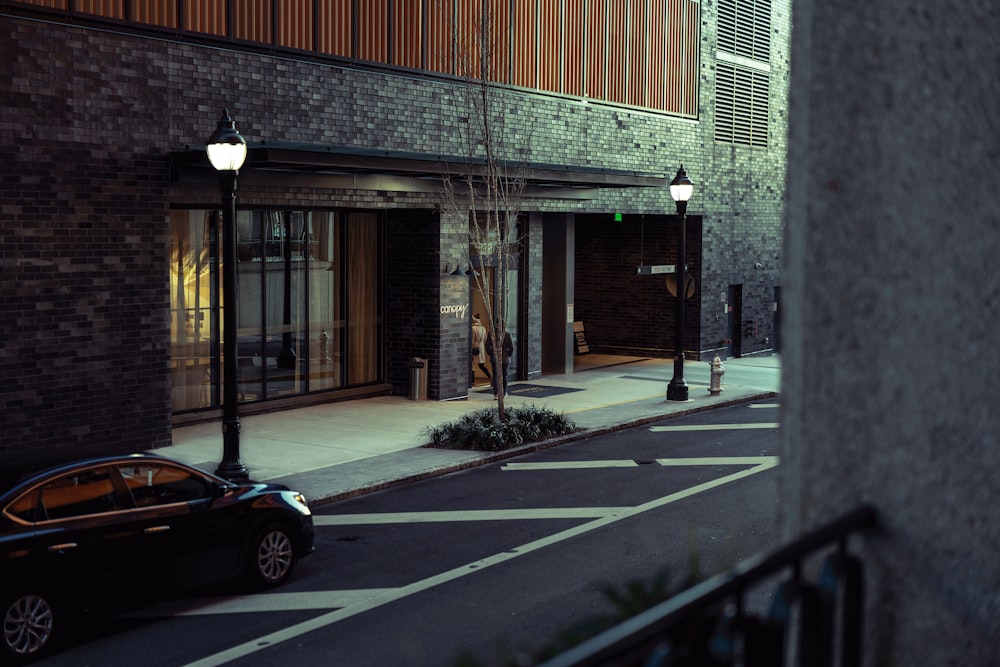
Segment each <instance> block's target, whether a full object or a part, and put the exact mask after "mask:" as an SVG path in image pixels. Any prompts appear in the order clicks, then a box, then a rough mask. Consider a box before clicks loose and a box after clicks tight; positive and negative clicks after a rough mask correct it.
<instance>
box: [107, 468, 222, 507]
mask: <svg viewBox="0 0 1000 667" xmlns="http://www.w3.org/2000/svg"><path fill="white" fill-rule="evenodd" d="M118 471H119V472H120V473H121V476H122V479H124V480H125V485H126V486H127V487H128V489H129V491H130V492H131V493H132V499H133V500H134V501H135V506H136V507H153V506H155V505H170V504H172V503H186V502H191V501H192V500H201V499H203V498H209V497H211V485H210V484H209V482H208V480H206V479H205V478H204V477H202V476H200V475H198V474H197V473H194V472H192V471H190V470H185V469H184V468H179V467H177V466H173V465H170V464H166V463H160V462H138V463H127V464H123V465H120V466H119V467H118Z"/></svg>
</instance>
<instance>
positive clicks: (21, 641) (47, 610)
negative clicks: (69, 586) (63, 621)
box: [3, 593, 56, 662]
mask: <svg viewBox="0 0 1000 667" xmlns="http://www.w3.org/2000/svg"><path fill="white" fill-rule="evenodd" d="M55 619H56V615H55V609H54V607H53V606H52V601H51V600H50V599H49V598H48V597H46V596H44V595H36V594H33V593H22V594H18V595H15V596H13V597H5V598H4V605H3V648H4V651H5V652H6V653H7V655H8V656H10V657H12V658H14V660H16V661H18V662H21V661H26V660H33V659H35V658H38V657H40V656H42V655H44V654H45V653H46V652H47V651H48V649H49V648H50V647H51V646H52V637H53V632H54V630H55V627H56V623H55Z"/></svg>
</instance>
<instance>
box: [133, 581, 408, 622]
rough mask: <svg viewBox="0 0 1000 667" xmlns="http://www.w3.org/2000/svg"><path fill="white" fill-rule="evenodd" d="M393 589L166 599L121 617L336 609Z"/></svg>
mask: <svg viewBox="0 0 1000 667" xmlns="http://www.w3.org/2000/svg"><path fill="white" fill-rule="evenodd" d="M394 590H396V589H395V588H361V589H357V590H342V591H313V592H307V593H262V594H260V595H238V596H235V597H226V598H202V599H198V600H170V601H167V602H161V603H159V604H155V605H150V606H149V607H143V608H142V609H137V610H136V611H133V612H130V613H128V614H125V615H124V616H125V617H127V618H162V617H167V616H209V615H213V614H256V613H271V612H280V611H303V610H308V609H340V608H343V607H350V606H352V605H356V604H359V603H362V602H365V601H367V600H370V599H371V598H374V597H378V596H379V595H385V594H386V593H391V592H392V591H394Z"/></svg>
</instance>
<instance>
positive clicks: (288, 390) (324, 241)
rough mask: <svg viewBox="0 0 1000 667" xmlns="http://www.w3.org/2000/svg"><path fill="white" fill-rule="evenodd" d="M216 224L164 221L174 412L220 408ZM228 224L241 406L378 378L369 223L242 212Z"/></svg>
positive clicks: (373, 231)
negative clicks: (233, 252) (234, 261)
mask: <svg viewBox="0 0 1000 667" xmlns="http://www.w3.org/2000/svg"><path fill="white" fill-rule="evenodd" d="M217 218H218V216H217V214H216V212H214V211H205V210H174V211H172V212H171V337H172V344H173V358H172V366H173V387H174V411H175V412H183V411H189V410H197V409H203V408H213V407H214V408H217V407H219V405H220V394H221V389H220V387H219V382H220V380H221V377H222V373H221V363H222V360H221V355H220V350H221V344H220V341H221V339H220V337H219V331H220V323H219V319H220V317H219V304H221V300H222V295H221V294H220V289H219V285H220V274H219V271H220V270H221V267H220V266H219V264H218V260H217V257H218V250H217V246H218V244H217V243H216V238H217V232H216V229H217V224H218V223H217ZM236 222H237V256H238V261H239V264H238V267H237V275H238V285H239V311H240V312H239V318H238V319H239V331H238V336H239V338H238V344H237V348H238V350H237V352H238V359H237V366H238V369H239V370H238V379H239V383H240V387H239V392H238V395H239V399H240V401H241V402H253V401H263V400H267V399H273V398H279V397H280V398H284V397H288V396H294V395H299V394H304V393H309V392H315V391H323V390H329V389H336V388H340V387H346V386H358V385H363V384H370V383H375V382H380V381H382V380H383V377H382V375H383V374H382V344H381V324H382V321H381V298H380V290H381V281H380V277H381V265H380V258H381V254H382V253H381V251H380V247H381V221H380V217H379V216H378V215H377V214H374V213H353V212H352V213H344V212H336V211H279V210H241V211H238V212H237V221H236ZM199 313H200V315H199Z"/></svg>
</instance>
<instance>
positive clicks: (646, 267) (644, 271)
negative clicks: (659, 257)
mask: <svg viewBox="0 0 1000 667" xmlns="http://www.w3.org/2000/svg"><path fill="white" fill-rule="evenodd" d="M676 271H677V267H676V265H674V264H643V265H642V266H637V267H635V274H636V275H637V276H653V275H656V274H658V273H675V272H676Z"/></svg>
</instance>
